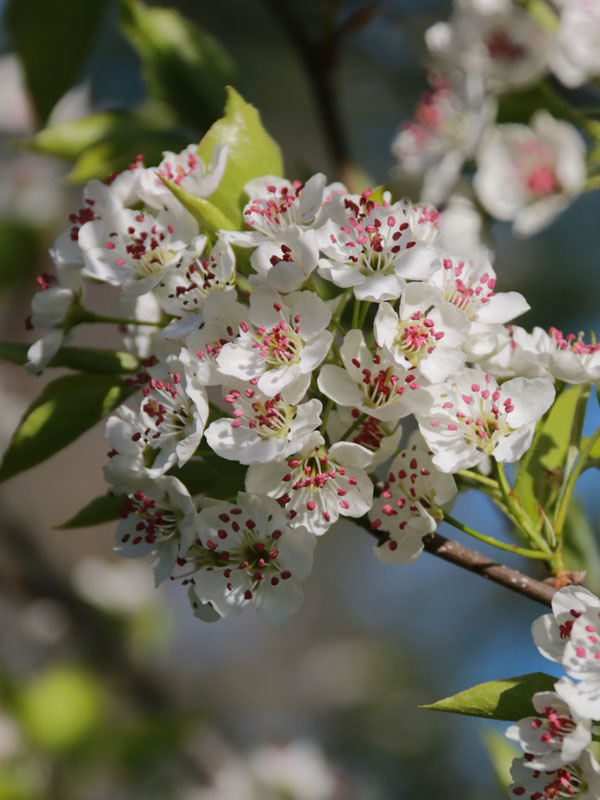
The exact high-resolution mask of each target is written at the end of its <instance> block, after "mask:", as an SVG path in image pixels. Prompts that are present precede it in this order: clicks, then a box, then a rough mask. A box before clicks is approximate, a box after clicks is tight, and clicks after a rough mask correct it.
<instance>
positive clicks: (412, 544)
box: [369, 431, 457, 564]
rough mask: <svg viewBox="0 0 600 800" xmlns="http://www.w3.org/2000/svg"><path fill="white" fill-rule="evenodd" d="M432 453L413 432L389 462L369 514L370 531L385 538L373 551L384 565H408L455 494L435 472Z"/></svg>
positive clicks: (449, 478) (451, 483)
mask: <svg viewBox="0 0 600 800" xmlns="http://www.w3.org/2000/svg"><path fill="white" fill-rule="evenodd" d="M431 456H432V453H431V451H429V450H428V449H427V446H426V444H425V442H424V441H423V437H422V436H421V434H420V433H419V432H418V431H415V432H414V433H413V434H412V436H411V437H410V440H409V442H408V444H407V446H406V449H405V450H403V451H402V452H401V453H400V454H399V455H398V456H396V458H395V459H394V461H393V462H392V464H391V466H390V468H389V472H388V475H387V479H386V481H385V483H384V485H383V490H382V492H381V494H380V495H379V496H378V497H376V498H375V499H374V500H373V507H372V508H371V511H370V512H369V518H370V519H371V528H373V530H376V531H378V532H379V531H386V532H387V533H388V534H389V535H388V537H387V538H386V539H382V541H381V543H380V544H379V545H377V546H376V547H374V548H373V549H374V552H375V555H376V556H377V558H379V560H380V561H383V562H384V563H386V564H409V563H410V562H412V561H414V560H415V559H416V558H417V557H418V556H419V554H420V553H421V551H422V550H423V542H422V537H423V536H424V535H425V534H427V533H432V532H433V531H434V530H435V529H436V527H437V525H438V522H439V520H440V519H441V516H442V512H441V510H440V506H442V505H445V504H446V503H449V502H450V500H452V498H453V497H454V495H455V494H456V492H457V489H456V484H455V482H454V478H453V477H452V476H451V475H448V474H447V473H444V472H440V471H439V470H437V469H436V468H435V466H434V465H433V463H432V460H431Z"/></svg>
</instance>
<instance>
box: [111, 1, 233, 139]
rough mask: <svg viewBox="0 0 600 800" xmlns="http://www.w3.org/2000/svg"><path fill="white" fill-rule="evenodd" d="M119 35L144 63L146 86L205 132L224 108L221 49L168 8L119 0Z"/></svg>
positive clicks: (225, 75) (226, 66) (227, 75)
mask: <svg viewBox="0 0 600 800" xmlns="http://www.w3.org/2000/svg"><path fill="white" fill-rule="evenodd" d="M120 6H121V19H122V29H123V33H124V34H125V36H126V37H127V39H128V40H129V42H130V44H131V45H132V46H133V47H134V49H135V50H136V51H137V53H138V55H139V56H140V58H141V59H142V63H143V65H144V73H145V77H146V81H147V83H148V87H149V89H150V91H151V92H152V94H153V95H154V96H155V97H156V98H158V99H159V100H161V101H163V102H165V103H167V105H169V106H170V107H171V108H172V109H173V110H174V111H175V113H176V114H177V116H178V117H179V119H181V120H182V121H183V122H185V123H187V124H191V125H192V126H194V127H197V128H200V129H201V130H206V129H207V128H208V126H209V125H211V124H212V122H213V121H214V120H215V119H217V117H218V116H219V113H220V112H221V108H222V106H223V94H224V91H223V89H224V86H225V85H226V84H227V83H229V82H230V81H231V79H232V77H233V61H232V59H231V57H230V56H229V53H228V52H227V51H226V50H225V48H224V47H223V46H222V45H221V44H220V43H219V42H218V41H217V40H216V39H215V38H214V37H212V36H210V35H209V34H208V33H206V32H205V31H203V30H202V29H201V28H200V27H198V25H196V24H195V23H194V22H192V21H191V20H189V19H186V18H185V17H184V16H182V15H181V14H180V13H179V12H178V11H176V10H175V9H172V8H161V7H157V6H152V7H149V6H147V5H145V4H144V3H142V2H140V0H120Z"/></svg>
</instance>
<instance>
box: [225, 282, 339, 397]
mask: <svg viewBox="0 0 600 800" xmlns="http://www.w3.org/2000/svg"><path fill="white" fill-rule="evenodd" d="M248 319H249V322H250V324H248V323H247V322H242V323H241V325H240V334H239V336H238V338H237V339H235V340H234V341H233V342H230V343H227V344H225V345H223V347H222V348H221V351H220V353H219V355H218V356H217V365H218V368H219V370H220V371H221V373H222V374H224V375H231V376H233V377H235V378H239V379H240V380H242V381H249V380H252V379H254V378H257V379H258V381H257V384H256V385H257V386H258V388H259V389H260V390H261V392H264V394H266V395H269V396H270V397H273V396H274V395H276V394H279V393H280V392H281V391H283V390H284V389H285V388H286V387H287V386H290V385H291V384H293V383H294V381H296V380H298V379H299V378H301V377H302V376H308V375H310V373H312V371H313V370H314V369H315V368H316V367H318V366H319V364H320V363H321V362H322V361H323V359H324V358H325V356H326V355H327V352H328V351H329V348H330V347H331V342H332V341H333V336H332V334H331V333H330V332H329V331H327V330H325V328H326V327H327V325H328V324H329V321H330V319H331V312H330V311H329V309H328V307H327V305H326V304H325V303H324V302H323V301H322V300H321V299H320V298H319V297H317V295H316V294H313V293H312V292H293V293H292V294H289V295H286V297H285V302H284V299H283V298H282V297H281V295H280V294H279V293H278V292H275V291H273V290H271V289H269V288H268V287H263V286H258V287H257V288H255V290H254V291H253V292H252V295H251V296H250V311H249V314H248Z"/></svg>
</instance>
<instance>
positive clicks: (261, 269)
mask: <svg viewBox="0 0 600 800" xmlns="http://www.w3.org/2000/svg"><path fill="white" fill-rule="evenodd" d="M318 260H319V245H318V242H317V234H316V232H315V231H314V230H312V229H308V230H303V229H302V228H300V227H299V226H297V225H293V226H289V227H288V228H285V229H284V230H282V231H281V232H280V233H279V235H278V236H277V238H276V239H273V240H268V241H266V242H263V243H261V244H260V245H259V246H258V247H257V248H256V250H255V251H254V252H253V253H252V255H251V256H250V264H251V266H252V268H253V269H254V270H256V272H257V273H258V275H260V276H261V277H262V278H264V280H265V281H266V282H267V283H268V284H269V286H271V287H272V288H273V289H275V290H276V291H278V292H281V293H287V292H294V291H296V290H297V289H300V288H302V286H304V284H305V283H306V281H307V280H308V279H309V278H310V275H311V273H312V272H313V271H314V269H315V268H316V266H317V263H318Z"/></svg>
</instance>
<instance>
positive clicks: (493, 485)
mask: <svg viewBox="0 0 600 800" xmlns="http://www.w3.org/2000/svg"><path fill="white" fill-rule="evenodd" d="M457 474H458V475H460V476H461V478H465V479H466V480H469V481H475V482H476V483H480V484H481V485H482V486H487V487H488V488H489V489H495V490H496V491H500V487H499V486H498V481H495V480H494V479H493V478H488V477H487V476H486V475H482V474H481V473H479V472H473V471H472V470H470V469H461V470H460V472H458V473H457Z"/></svg>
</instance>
